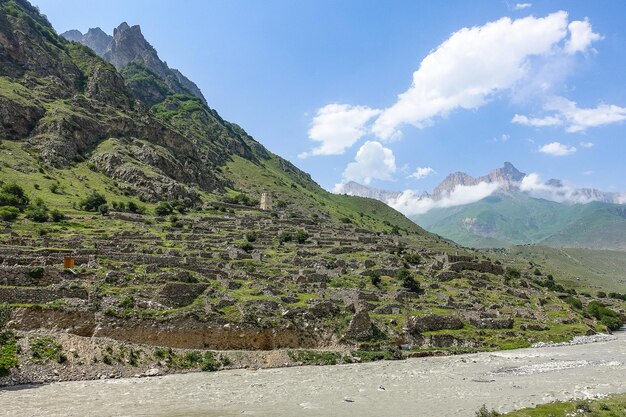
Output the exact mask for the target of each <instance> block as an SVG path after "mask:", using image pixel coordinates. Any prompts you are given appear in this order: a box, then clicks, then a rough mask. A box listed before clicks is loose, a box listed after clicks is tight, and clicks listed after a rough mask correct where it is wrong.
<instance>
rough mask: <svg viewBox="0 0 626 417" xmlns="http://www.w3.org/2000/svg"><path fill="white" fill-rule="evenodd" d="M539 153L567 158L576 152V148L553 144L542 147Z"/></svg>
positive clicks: (557, 143)
mask: <svg viewBox="0 0 626 417" xmlns="http://www.w3.org/2000/svg"><path fill="white" fill-rule="evenodd" d="M539 152H542V153H546V154H548V155H553V156H565V155H571V154H573V153H574V152H576V148H575V147H574V146H568V145H563V144H562V143H559V142H552V143H548V144H547V145H543V146H542V147H540V148H539Z"/></svg>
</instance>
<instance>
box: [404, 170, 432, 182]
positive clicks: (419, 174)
mask: <svg viewBox="0 0 626 417" xmlns="http://www.w3.org/2000/svg"><path fill="white" fill-rule="evenodd" d="M434 173H435V170H434V169H432V168H431V167H417V168H415V172H413V173H412V174H411V175H409V178H415V179H416V180H421V179H422V178H426V177H427V176H429V175H430V174H434Z"/></svg>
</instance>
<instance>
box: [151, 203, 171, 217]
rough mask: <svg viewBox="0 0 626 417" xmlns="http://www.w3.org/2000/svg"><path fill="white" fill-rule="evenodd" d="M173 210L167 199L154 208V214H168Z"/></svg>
mask: <svg viewBox="0 0 626 417" xmlns="http://www.w3.org/2000/svg"><path fill="white" fill-rule="evenodd" d="M173 212H174V208H173V207H172V206H171V205H170V203H168V202H167V201H161V202H160V203H159V204H157V206H156V207H155V208H154V214H156V215H157V216H169V215H170V214H172V213H173Z"/></svg>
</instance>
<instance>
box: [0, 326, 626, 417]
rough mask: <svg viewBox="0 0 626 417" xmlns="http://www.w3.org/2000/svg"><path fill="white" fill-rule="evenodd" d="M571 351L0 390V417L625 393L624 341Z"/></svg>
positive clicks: (432, 411) (419, 404)
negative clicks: (0, 416)
mask: <svg viewBox="0 0 626 417" xmlns="http://www.w3.org/2000/svg"><path fill="white" fill-rule="evenodd" d="M624 333H625V332H620V334H618V336H617V338H616V339H615V340H611V341H606V342H598V343H591V344H584V345H575V346H559V347H544V348H529V349H519V350H511V351H503V352H495V353H478V354H470V355H460V356H450V357H437V358H422V359H409V360H405V361H395V362H373V363H365V364H355V365H337V366H304V367H294V368H280V369H266V370H258V371H253V370H232V371H222V372H215V373H192V374H185V375H169V376H163V377H153V378H142V379H137V378H131V379H112V380H101V381H79V382H60V383H53V384H50V385H42V386H37V387H32V386H31V387H19V388H11V389H2V390H0V404H1V406H0V415H2V416H20V417H21V416H81V417H82V416H150V417H161V416H162V417H165V416H168V417H170V416H171V417H183V416H192V417H200V416H201V417H217V416H241V415H250V416H277V417H281V416H290V417H291V416H354V417H357V416H358V417H366V416H377V417H378V416H397V417H402V416H411V417H416V416H433V417H435V416H436V417H445V416H468V417H472V416H474V412H475V411H476V410H477V409H478V408H479V407H480V406H481V405H482V404H486V405H487V406H488V407H489V408H494V409H496V410H498V411H510V410H513V409H518V408H523V407H528V406H532V405H535V404H540V403H545V402H550V401H554V400H564V399H571V398H582V397H590V396H595V395H598V394H608V393H617V392H626V334H624Z"/></svg>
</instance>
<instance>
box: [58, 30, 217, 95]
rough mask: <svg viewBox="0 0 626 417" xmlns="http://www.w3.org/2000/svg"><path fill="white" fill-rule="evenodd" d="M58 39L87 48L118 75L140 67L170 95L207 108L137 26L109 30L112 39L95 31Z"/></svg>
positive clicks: (195, 88) (197, 91)
mask: <svg viewBox="0 0 626 417" xmlns="http://www.w3.org/2000/svg"><path fill="white" fill-rule="evenodd" d="M60 36H62V37H64V38H66V39H68V40H71V41H75V42H79V43H81V44H83V45H85V46H87V47H89V48H91V49H92V50H93V51H94V52H95V53H97V54H98V55H99V56H100V57H102V58H103V59H105V60H106V61H107V62H109V63H110V64H112V65H113V66H114V67H115V68H116V69H117V70H118V71H122V70H123V69H124V68H125V67H126V66H128V65H129V64H130V63H136V64H141V65H142V66H145V67H146V68H147V69H148V70H150V71H152V72H154V73H155V74H157V75H158V76H159V77H161V78H162V79H163V80H164V81H165V83H166V85H167V86H168V87H169V88H170V89H172V91H173V92H175V93H179V94H191V95H193V96H195V97H197V98H199V99H200V100H202V102H203V103H204V104H205V105H208V103H207V101H206V99H205V97H204V95H203V94H202V92H201V91H200V89H199V88H198V86H197V85H196V84H195V83H194V82H193V81H191V80H190V79H188V78H187V77H185V76H184V75H183V74H182V73H181V72H180V71H179V70H177V69H175V68H170V67H169V66H168V65H167V63H166V62H164V61H162V60H161V59H160V58H159V56H158V53H157V51H156V49H154V47H153V46H152V45H151V44H150V43H149V42H148V41H147V40H146V38H145V37H144V36H143V33H142V32H141V27H140V26H139V25H133V26H130V25H129V24H128V23H126V22H122V23H120V24H119V25H118V27H116V28H114V29H113V35H112V36H111V35H109V34H107V33H105V32H104V31H103V30H102V29H100V28H99V27H97V28H90V29H89V31H88V32H87V33H85V34H84V35H83V34H82V33H81V32H80V31H78V30H76V29H72V30H69V31H67V32H64V33H62V34H61V35H60Z"/></svg>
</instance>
